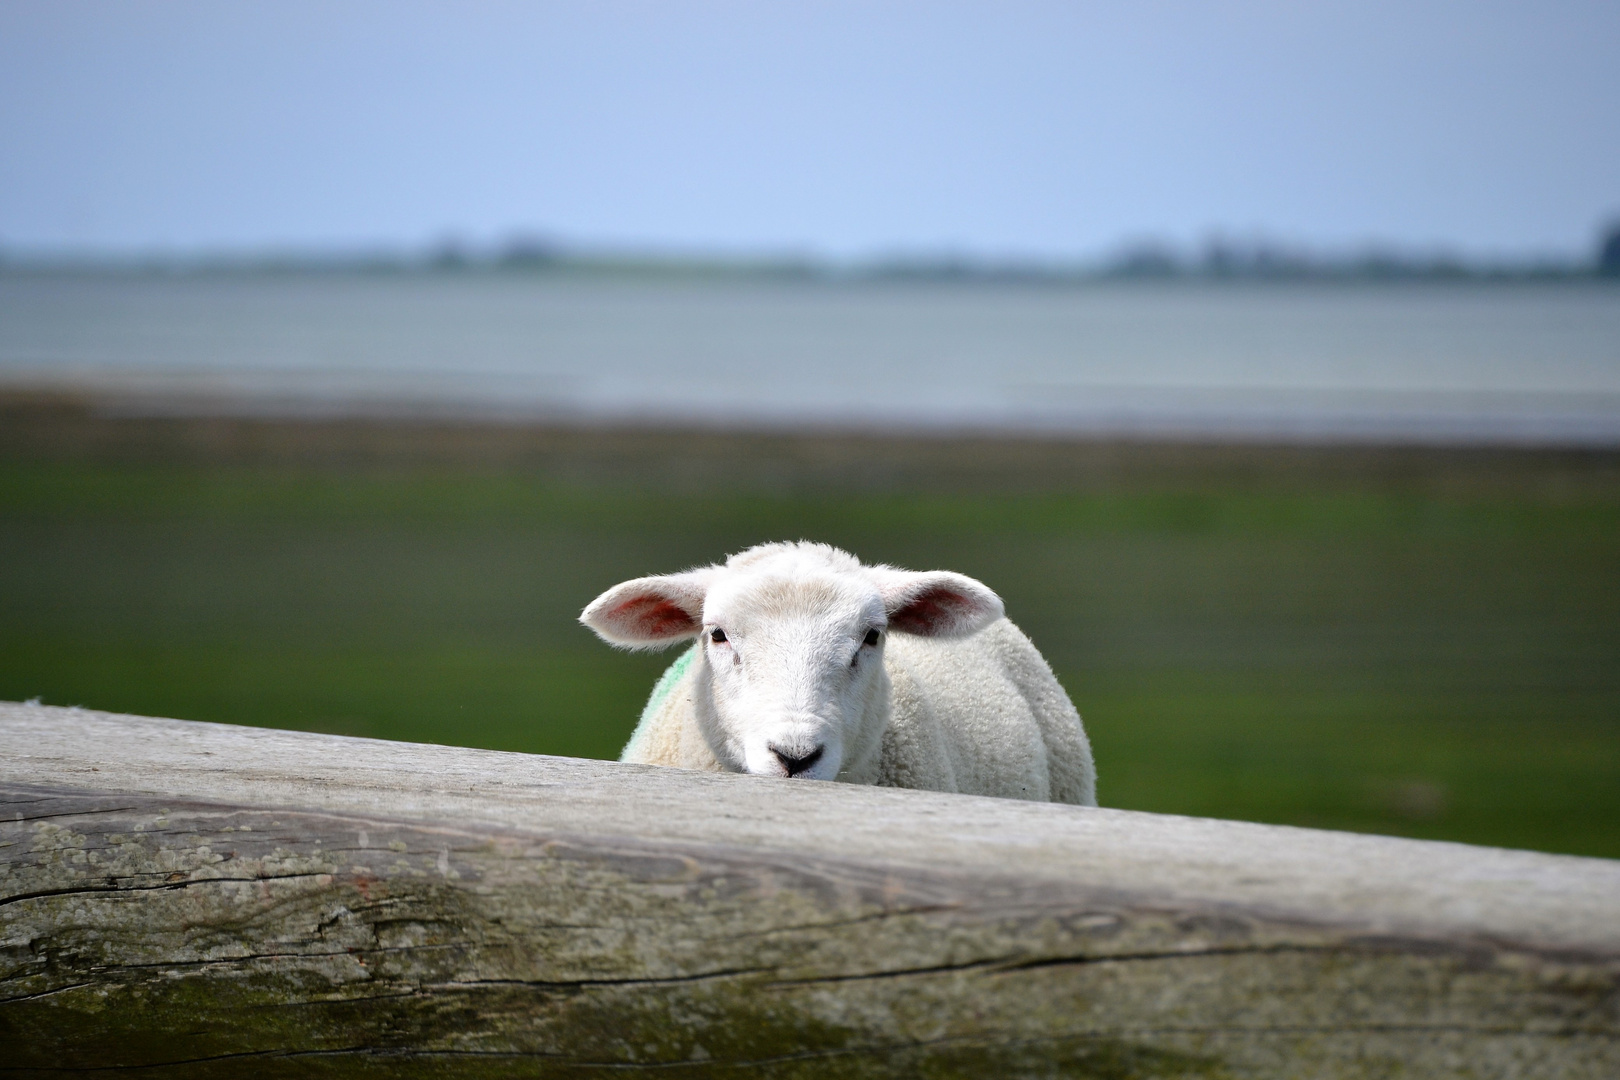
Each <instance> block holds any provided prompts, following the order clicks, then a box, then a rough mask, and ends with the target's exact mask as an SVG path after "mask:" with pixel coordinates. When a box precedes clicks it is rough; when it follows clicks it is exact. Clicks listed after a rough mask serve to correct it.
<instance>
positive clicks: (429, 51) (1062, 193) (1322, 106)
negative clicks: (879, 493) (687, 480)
mask: <svg viewBox="0 0 1620 1080" xmlns="http://www.w3.org/2000/svg"><path fill="white" fill-rule="evenodd" d="M1617 213H1620V3H1615V2H1613V0H1595V2H1574V0H1541V2H1536V3H1500V2H1493V0H1468V2H1452V0H1445V2H1435V0H1402V2H1385V0H1358V2H1338V0H1335V2H1325V3H1219V2H1211V3H1169V2H1134V3H1117V4H1109V5H1101V4H1087V3H1018V2H1011V0H1000V2H996V3H980V4H961V3H949V2H943V0H930V2H927V3H885V2H877V0H863V2H850V3H845V2H834V0H829V2H822V3H813V4H811V3H766V2H757V3H729V2H726V3H720V2H716V3H710V2H702V3H699V2H669V0H664V2H652V0H646V2H640V0H637V2H626V0H607V2H593V3H584V2H580V3H570V4H541V3H496V2H466V3H455V4H451V3H442V4H425V3H418V2H404V0H390V2H385V3H360V2H352V3H344V2H338V0H319V2H313V3H305V2H295V0H283V2H277V3H263V4H246V3H219V2H206V3H198V2H183V3H182V2H177V3H158V2H149V0H133V2H131V0H125V2H115V3H105V2H96V3H87V2H81V0H48V2H36V0H8V2H6V3H5V4H4V5H3V6H0V245H4V246H6V247H10V248H13V249H15V248H19V247H41V246H44V247H60V246H71V247H90V248H103V249H113V250H141V249H170V250H195V249H209V248H213V249H218V248H256V247H289V246H290V247H319V246H325V245H339V246H357V245H371V244H385V245H414V244H421V243H425V242H429V241H431V240H433V239H434V238H435V237H439V236H442V235H446V234H452V233H453V234H457V235H460V236H463V237H466V238H469V239H471V240H474V241H484V240H494V239H498V238H499V237H501V236H504V235H506V234H509V233H511V232H513V231H517V230H525V231H531V232H541V233H546V234H550V235H553V236H556V237H559V238H561V239H564V240H570V241H577V242H582V243H608V244H616V245H632V246H653V247H666V248H686V249H709V250H725V251H796V252H803V253H807V254H815V255H831V256H835V257H848V256H865V255H873V254H883V253H892V252H895V251H911V252H938V251H943V250H954V251H960V252H965V253H972V254H978V255H985V256H991V257H997V256H1015V257H1020V256H1035V257H1055V258H1073V257H1088V256H1092V255H1096V254H1098V253H1099V252H1102V251H1105V250H1107V249H1109V248H1111V247H1113V246H1115V245H1117V244H1119V243H1120V242H1121V241H1124V240H1128V239H1131V238H1139V237H1146V236H1156V237H1164V238H1167V239H1170V240H1173V241H1178V242H1186V243H1193V242H1198V241H1200V240H1201V239H1203V238H1204V237H1206V236H1207V235H1209V234H1210V233H1211V232H1212V231H1215V230H1221V231H1224V232H1226V233H1228V234H1230V235H1235V236H1239V237H1244V236H1251V235H1254V234H1257V233H1263V234H1265V235H1267V236H1269V237H1272V238H1276V239H1280V240H1284V241H1292V242H1301V243H1307V244H1311V245H1315V246H1318V247H1322V248H1335V247H1337V248H1343V247H1350V246H1355V245H1360V244H1364V243H1368V242H1374V241H1381V242H1387V243H1394V244H1399V245H1403V246H1407V247H1413V248H1419V249H1423V248H1428V247H1434V246H1443V247H1450V248H1452V249H1455V250H1458V251H1461V252H1463V253H1465V254H1471V255H1484V256H1502V255H1506V256H1523V255H1533V254H1537V253H1555V254H1556V253H1569V254H1584V253H1585V252H1586V251H1587V250H1588V249H1589V248H1590V246H1591V245H1592V243H1593V238H1594V235H1595V230H1596V229H1597V227H1598V225H1599V224H1600V223H1601V222H1603V221H1605V220H1607V219H1609V218H1610V217H1611V216H1612V215H1615V214H1617Z"/></svg>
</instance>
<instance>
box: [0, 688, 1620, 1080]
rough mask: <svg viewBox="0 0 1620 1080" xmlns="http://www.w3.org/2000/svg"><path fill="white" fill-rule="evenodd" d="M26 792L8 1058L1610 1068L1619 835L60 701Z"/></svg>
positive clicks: (9, 950)
mask: <svg viewBox="0 0 1620 1080" xmlns="http://www.w3.org/2000/svg"><path fill="white" fill-rule="evenodd" d="M1105 779H1106V775H1105ZM0 801H3V806H0V819H3V820H0V845H3V846H0V1075H4V1076H8V1077H23V1076H28V1077H33V1076H40V1077H44V1076H60V1075H63V1074H64V1073H66V1074H75V1073H82V1074H85V1075H88V1074H90V1073H91V1072H94V1073H95V1074H96V1075H106V1074H107V1073H109V1072H110V1073H114V1074H117V1073H120V1072H122V1073H130V1074H144V1075H163V1076H175V1077H215V1076H217V1077H233V1078H235V1077H242V1076H249V1075H276V1076H379V1077H380V1076H390V1077H393V1076H428V1075H432V1076H441V1075H442V1076H457V1077H461V1076H468V1077H483V1076H503V1077H504V1076H547V1077H551V1076H556V1077H574V1076H580V1077H584V1076H601V1075H608V1074H611V1075H626V1074H629V1075H635V1074H642V1073H644V1074H648V1075H658V1076H670V1077H680V1076H700V1075H701V1076H711V1075H713V1076H732V1075H738V1076H741V1075H749V1076H772V1077H789V1076H791V1077H801V1076H802V1077H828V1076H845V1075H850V1076H964V1077H966V1076H973V1077H999V1076H1098V1077H1114V1078H1123V1077H1183V1076H1185V1077H1251V1076H1252V1077H1300V1078H1307V1077H1309V1078H1313V1080H1315V1078H1324V1077H1395V1076H1411V1077H1449V1076H1455V1077H1464V1076H1466V1077H1473V1078H1481V1077H1520V1076H1523V1077H1614V1076H1620V862H1611V861H1607V860H1596V859H1577V858H1569V857H1559V856H1550V855H1539V854H1534V853H1529V852H1517V851H1503V850H1497V849H1491V848H1474V847H1465V846H1461V845H1454V844H1440V843H1426V842H1417V841H1405V840H1394V839H1387V838H1379V837H1368V836H1356V835H1350V834H1340V833H1328V832H1315V831H1309V830H1301V829H1286V828H1276V827H1268V826H1259V825H1249V824H1242V823H1236V822H1223V821H1207V820H1197V819H1189V818H1175V817H1166V816H1159V815H1151V814H1140V813H1130V812H1124V811H1110V810H1089V809H1083V808H1078V807H1063V806H1050V805H1039V804H1029V803H1015V802H1004V801H998V800H991V799H977V798H969V797H964V796H956V795H934V794H926V793H920V792H904V791H887V790H877V789H869V788H851V787H845V786H841V785H832V784H814V783H801V782H790V781H778V780H763V779H755V778H750V777H736V776H715V775H708V774H697V773H686V772H680V771H677V770H660V769H654V768H646V767H640V766H629V765H619V764H613V763H607V762H597V761H580V760H571V759H565V758H549V757H534V756H526V755H518V754H498V753H489V752H482V751H473V750H461V749H453V748H448V747H436V746H415V745H407V744H397V743H386V742H376V741H370V740H360V739H343V738H336V737H330V736H321V735H308V734H299V733H291V732H279V731H264V730H256V729H248V728H235V727H225V726H219V725H210V724H195V723H186V722H182V721H172V720H153V719H145V718H138V717H125V716H112V715H107V714H102V713H93V712H87V711H81V710H68V709H54V708H45V707H39V706H28V705H0Z"/></svg>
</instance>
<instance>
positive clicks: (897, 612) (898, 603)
mask: <svg viewBox="0 0 1620 1080" xmlns="http://www.w3.org/2000/svg"><path fill="white" fill-rule="evenodd" d="M872 573H873V576H874V577H876V579H877V586H878V592H879V593H881V594H882V596H883V609H884V610H885V611H886V612H888V615H889V629H890V630H893V631H896V632H897V633H902V634H916V635H918V636H919V637H940V638H954V637H967V636H968V635H969V634H976V633H978V632H979V631H980V630H983V629H984V628H985V627H987V626H989V625H990V624H991V623H993V622H995V621H996V620H997V619H999V618H1001V617H1002V615H1004V614H1006V611H1005V609H1004V608H1003V607H1002V604H1001V597H999V596H997V595H996V594H995V593H993V592H991V591H990V590H989V589H988V588H987V587H985V586H984V585H982V584H980V583H979V582H977V581H974V580H973V579H972V578H970V577H968V576H967V575H965V574H953V573H951V572H950V571H949V570H929V571H926V572H923V573H917V572H914V571H910V570H895V569H892V568H890V567H887V566H881V567H879V566H874V567H872Z"/></svg>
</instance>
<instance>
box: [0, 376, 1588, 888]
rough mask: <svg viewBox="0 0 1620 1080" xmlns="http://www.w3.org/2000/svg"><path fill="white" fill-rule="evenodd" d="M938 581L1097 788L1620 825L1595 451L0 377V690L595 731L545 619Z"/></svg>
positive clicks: (591, 684)
mask: <svg viewBox="0 0 1620 1080" xmlns="http://www.w3.org/2000/svg"><path fill="white" fill-rule="evenodd" d="M797 538H809V539H816V540H823V541H827V542H830V543H834V544H837V545H839V546H842V547H845V548H848V549H849V550H851V551H853V552H855V553H857V554H858V555H860V556H861V557H862V558H863V559H866V560H870V561H880V560H881V561H888V562H893V563H896V564H900V565H904V566H910V567H914V568H919V569H925V568H936V567H943V568H949V569H954V570H959V571H962V572H964V573H968V574H971V575H973V576H975V577H977V578H979V579H981V580H983V581H984V582H986V583H987V584H989V585H990V586H991V587H993V588H995V589H996V590H997V591H999V592H1000V593H1001V594H1002V596H1003V597H1004V598H1005V599H1006V602H1007V610H1008V613H1009V614H1010V615H1011V616H1012V617H1013V619H1015V620H1016V621H1017V622H1018V623H1019V624H1020V625H1022V626H1023V627H1024V629H1025V630H1026V631H1027V632H1028V633H1029V634H1030V635H1031V637H1033V638H1034V640H1035V642H1036V644H1037V645H1038V646H1039V647H1040V648H1041V649H1042V651H1043V652H1044V653H1045V654H1046V656H1047V657H1048V659H1049V660H1050V661H1051V663H1052V665H1053V667H1054V668H1055V670H1056V671H1057V673H1058V677H1059V678H1060V679H1061V681H1062V682H1063V684H1064V685H1065V687H1067V689H1068V691H1069V693H1070V696H1071V697H1073V699H1074V701H1075V703H1076V705H1077V706H1078V707H1079V709H1080V712H1081V714H1082V716H1083V717H1084V718H1085V722H1086V725H1087V728H1088V730H1089V731H1090V733H1091V737H1092V739H1093V742H1094V744H1095V747H1096V754H1097V760H1098V764H1099V773H1100V777H1099V794H1100V799H1101V801H1102V803H1103V804H1104V805H1106V806H1114V807H1125V808H1131V809H1141V810H1154V811H1162V812H1169V813H1180V814H1196V815H1207V816H1215V817H1231V818H1244V819H1250V820H1256V821H1268V822H1280V823H1287V824H1296V825H1307V826H1317V827H1325V828H1335V829H1353V830H1360V831H1370V832H1382V833H1394V834H1400V835H1408V836H1423V837H1435V838H1444V839H1452V840H1461V841H1467V842H1472V843H1484V844H1498V845H1504V846H1511V847H1529V848H1540V849H1544V850H1549V851H1560V852H1572V853H1580V854H1590V855H1604V856H1610V857H1616V856H1620V455H1617V454H1611V453H1596V452H1593V453H1575V452H1562V453H1560V452H1551V451H1543V452H1532V451H1500V450H1499V451H1486V450H1479V451H1461V450H1420V449H1409V450H1394V449H1376V448H1360V449H1356V448H1338V449H1335V448H1315V449H1311V448H1294V449H1289V448H1263V447H1261V448H1256V447H1247V448H1246V447H1238V446H1226V447H1222V446H1193V445H1186V446H1176V445H1165V444H1161V445H1154V444H1136V445H1133V444H1128V443H1106V444H1105V443H1096V444H1084V443H1061V442H1041V441H1038V440H1026V441H1019V440H1010V439H1009V440H999V441H997V440H974V439H956V440H951V439H942V438H937V439H921V438H914V439H905V438H892V439H881V438H875V437H856V436H849V435H827V436H822V437H816V436H810V435H803V436H767V435H741V434H739V435H726V434H722V433H713V432H710V433H702V432H612V431H585V430H582V431H573V432H570V431H567V430H561V429H538V428H536V429H527V428H520V427H508V428H497V427H478V426H476V425H461V426H457V425H454V424H438V425H433V424H410V423H405V422H403V421H399V422H383V421H378V422H374V423H362V422H351V423H346V424H342V423H327V424H322V423H317V422H307V423H296V422H290V421H286V422H271V421H248V420H239V421H222V420H207V419H169V420H164V419H144V420H143V419H139V418H128V417H126V418H123V419H120V418H118V417H116V416H113V417H107V416H102V415H98V414H97V413H96V412H95V411H94V410H93V409H90V408H87V407H85V406H83V405H82V404H79V403H73V402H50V401H46V402H41V401H34V400H13V401H10V402H8V403H0V699H9V700H22V699H27V698H34V697H38V698H40V699H42V700H43V701H45V702H46V703H48V704H56V705H84V706H88V707H92V708H97V709H107V710H114V711H122V712H132V713H145V714H152V715H158V716H175V717H183V718H188V719H196V720H214V721H223V722H227V723H238V724H255V725H265V726H273V727H286V728H298V729H304V730H312V731H328V732H340V733H344V734H353V735H367V736H373V737H378V738H388V739H406V740H419V741H426V742H439V743H451V744H457V745H467V746H481V747H490V748H494V749H501V750H519V751H528V752H538V753H550V754H568V755H579V756H588V757H604V758H611V757H615V756H616V755H617V753H618V751H619V748H620V747H621V746H622V744H623V742H624V740H625V738H626V737H627V736H628V735H629V733H630V730H631V727H632V726H633V724H634V720H635V717H636V715H637V713H638V711H639V709H640V706H641V703H642V701H643V700H644V698H645V696H646V694H647V692H648V691H649V689H650V688H651V686H652V684H653V682H654V680H655V679H656V677H657V675H658V673H659V671H660V670H661V669H662V667H663V665H664V664H665V663H666V662H667V661H668V660H669V659H670V657H669V656H662V657H660V656H645V655H630V654H624V653H617V652H614V651H613V650H611V649H609V648H607V647H606V646H605V645H602V644H601V643H599V642H598V641H596V640H595V639H594V638H593V637H592V635H590V634H589V633H588V632H587V631H585V630H584V629H583V628H581V627H580V626H579V625H578V624H577V623H576V621H575V618H576V615H577V613H578V612H579V610H580V609H581V608H582V607H583V606H584V605H585V604H586V603H587V602H588V601H589V600H590V599H591V598H592V597H594V596H595V595H596V594H597V593H599V592H600V591H601V590H603V589H605V588H607V587H608V586H610V585H612V584H614V583H616V582H618V581H620V580H623V579H625V578H628V577H634V576H637V575H641V574H646V573H654V572H660V571H667V570H674V569H678V568H681V567H684V566H688V565H691V564H694V563H700V562H707V561H711V560H714V559H717V558H720V557H722V556H724V555H725V554H726V553H728V552H733V551H736V550H739V549H741V548H743V547H746V546H748V545H751V544H754V543H757V542H759V541H762V540H770V539H797Z"/></svg>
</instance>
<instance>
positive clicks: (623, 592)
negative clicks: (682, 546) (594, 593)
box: [579, 570, 709, 649]
mask: <svg viewBox="0 0 1620 1080" xmlns="http://www.w3.org/2000/svg"><path fill="white" fill-rule="evenodd" d="M708 591H709V574H707V573H705V572H704V571H701V570H693V571H690V572H688V573H685V574H665V575H663V576H661V577H644V578H636V579H635V580H634V581H626V582H624V583H623V584H622V585H615V586H613V588H611V589H609V590H608V591H607V592H605V593H603V594H602V595H601V596H598V597H597V598H596V599H595V600H592V601H591V602H590V605H589V606H587V607H586V608H585V610H584V611H583V612H582V613H581V614H580V616H579V621H580V622H582V623H584V624H585V625H586V626H588V627H590V628H591V629H592V630H595V631H596V632H597V634H598V635H600V637H601V638H602V640H603V641H606V642H608V643H609V644H611V645H618V646H620V647H621V648H626V649H662V648H663V647H664V646H666V645H672V644H674V643H675V642H677V641H684V640H686V639H687V638H690V637H695V636H696V635H697V632H698V631H699V630H701V629H702V628H703V597H704V595H705V594H706V593H707V592H708Z"/></svg>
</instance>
